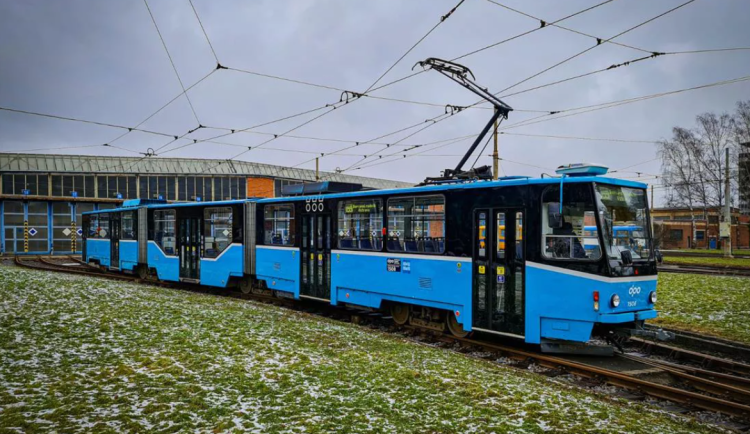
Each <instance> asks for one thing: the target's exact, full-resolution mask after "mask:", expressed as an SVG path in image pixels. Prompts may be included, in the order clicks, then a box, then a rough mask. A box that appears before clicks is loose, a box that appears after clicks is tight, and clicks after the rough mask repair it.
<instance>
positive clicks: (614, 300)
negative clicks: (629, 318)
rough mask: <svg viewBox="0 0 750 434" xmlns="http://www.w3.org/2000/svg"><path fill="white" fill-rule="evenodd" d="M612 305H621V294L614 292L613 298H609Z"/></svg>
mask: <svg viewBox="0 0 750 434" xmlns="http://www.w3.org/2000/svg"><path fill="white" fill-rule="evenodd" d="M609 302H610V304H611V305H612V307H617V306H619V305H620V296H619V295H617V294H612V298H611V299H610V300H609Z"/></svg>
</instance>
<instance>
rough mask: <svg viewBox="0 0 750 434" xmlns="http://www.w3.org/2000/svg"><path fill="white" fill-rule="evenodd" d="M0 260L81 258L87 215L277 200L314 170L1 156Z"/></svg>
mask: <svg viewBox="0 0 750 434" xmlns="http://www.w3.org/2000/svg"><path fill="white" fill-rule="evenodd" d="M0 173H1V174H2V176H1V177H0V192H1V194H0V226H2V228H3V230H2V232H1V233H0V253H2V254H50V253H54V254H71V253H74V252H75V253H80V251H81V243H80V237H81V230H80V223H81V213H83V212H86V211H93V210H97V209H107V208H114V207H116V206H118V205H119V204H120V203H122V201H123V200H124V199H135V198H141V199H163V200H167V201H175V202H180V201H212V200H227V199H245V198H247V197H274V196H278V195H280V194H281V187H282V186H284V185H289V184H298V183H304V182H314V181H315V180H316V173H315V171H314V170H307V169H295V168H287V167H282V166H274V165H270V164H261V163H251V162H245V161H230V160H204V159H189V158H158V157H147V158H145V157H98V156H84V155H45V154H0ZM319 176H320V178H321V179H325V180H330V181H339V182H348V183H356V184H362V186H363V188H371V189H384V188H398V187H406V186H410V185H412V184H410V183H405V182H398V181H388V180H383V179H375V178H367V177H361V176H351V175H346V174H340V173H327V172H321V173H320V174H319Z"/></svg>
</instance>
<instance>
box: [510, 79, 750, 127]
mask: <svg viewBox="0 0 750 434" xmlns="http://www.w3.org/2000/svg"><path fill="white" fill-rule="evenodd" d="M747 80H750V75H748V76H744V77H738V78H734V79H729V80H722V81H717V82H714V83H709V84H704V85H699V86H693V87H689V88H685V89H679V90H674V91H669V92H660V93H655V94H651V95H645V96H640V97H635V98H627V99H624V100H619V101H611V102H608V103H600V104H593V105H589V106H582V107H576V108H570V109H564V110H557V111H552V112H550V114H548V115H542V116H538V117H535V118H532V119H529V120H526V121H521V122H518V123H515V124H510V125H507V126H505V127H504V128H503V129H511V128H519V127H524V126H528V125H533V124H537V123H540V122H548V121H552V120H557V119H562V118H567V117H570V116H577V115H580V114H583V113H590V112H593V111H598V110H604V109H608V108H612V107H618V106H621V105H625V104H631V103H635V102H639V101H646V100H649V99H654V98H661V97H664V96H668V95H675V94H678V93H683V92H689V91H693V90H699V89H706V88H710V87H716V86H725V85H729V84H735V83H740V82H743V81H747ZM567 112H575V113H569V114H564V115H562V116H557V115H558V114H562V113H567ZM551 116H554V117H551ZM541 118H545V119H541Z"/></svg>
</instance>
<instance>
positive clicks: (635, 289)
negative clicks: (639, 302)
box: [628, 285, 641, 297]
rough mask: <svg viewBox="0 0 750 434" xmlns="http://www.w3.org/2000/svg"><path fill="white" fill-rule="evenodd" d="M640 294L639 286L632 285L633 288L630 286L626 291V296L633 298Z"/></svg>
mask: <svg viewBox="0 0 750 434" xmlns="http://www.w3.org/2000/svg"><path fill="white" fill-rule="evenodd" d="M640 293H641V287H640V286H635V285H633V286H631V287H630V288H629V289H628V294H630V296H631V297H632V296H634V295H637V294H640Z"/></svg>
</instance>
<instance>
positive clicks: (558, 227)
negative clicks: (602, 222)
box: [542, 184, 602, 260]
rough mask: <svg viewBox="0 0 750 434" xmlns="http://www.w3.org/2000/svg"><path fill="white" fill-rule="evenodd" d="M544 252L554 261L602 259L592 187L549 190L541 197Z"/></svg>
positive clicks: (580, 185)
mask: <svg viewBox="0 0 750 434" xmlns="http://www.w3.org/2000/svg"><path fill="white" fill-rule="evenodd" d="M542 243H543V245H542V252H543V254H544V256H545V257H547V258H551V259H576V260H597V259H599V258H601V256H602V249H601V246H600V245H599V234H598V230H597V226H596V212H595V208H594V202H593V198H592V196H591V186H590V185H589V184H567V185H564V186H563V205H562V208H561V207H560V187H559V186H555V187H549V188H547V189H546V190H545V191H544V193H543V197H542Z"/></svg>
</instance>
